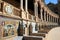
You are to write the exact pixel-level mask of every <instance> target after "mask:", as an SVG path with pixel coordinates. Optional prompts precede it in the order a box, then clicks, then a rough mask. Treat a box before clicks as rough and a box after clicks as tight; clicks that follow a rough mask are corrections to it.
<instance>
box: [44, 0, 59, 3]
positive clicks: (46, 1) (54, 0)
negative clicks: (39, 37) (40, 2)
mask: <svg viewBox="0 0 60 40" xmlns="http://www.w3.org/2000/svg"><path fill="white" fill-rule="evenodd" d="M49 2H52V3H54V4H56V3H57V2H58V1H57V0H45V3H46V4H48V3H49Z"/></svg>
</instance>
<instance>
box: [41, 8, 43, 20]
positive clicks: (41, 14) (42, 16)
mask: <svg viewBox="0 0 60 40" xmlns="http://www.w3.org/2000/svg"><path fill="white" fill-rule="evenodd" d="M42 15H43V14H42V8H41V19H42V20H43V16H42Z"/></svg>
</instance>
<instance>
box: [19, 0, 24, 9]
mask: <svg viewBox="0 0 60 40" xmlns="http://www.w3.org/2000/svg"><path fill="white" fill-rule="evenodd" d="M20 4H21V9H23V0H21V2H20Z"/></svg>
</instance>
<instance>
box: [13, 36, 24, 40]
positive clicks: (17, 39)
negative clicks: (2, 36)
mask: <svg viewBox="0 0 60 40" xmlns="http://www.w3.org/2000/svg"><path fill="white" fill-rule="evenodd" d="M22 38H23V36H16V38H15V39H14V40H22Z"/></svg>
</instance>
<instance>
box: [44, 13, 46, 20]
mask: <svg viewBox="0 0 60 40" xmlns="http://www.w3.org/2000/svg"><path fill="white" fill-rule="evenodd" d="M44 20H45V21H46V12H44Z"/></svg>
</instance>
